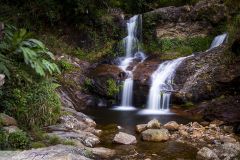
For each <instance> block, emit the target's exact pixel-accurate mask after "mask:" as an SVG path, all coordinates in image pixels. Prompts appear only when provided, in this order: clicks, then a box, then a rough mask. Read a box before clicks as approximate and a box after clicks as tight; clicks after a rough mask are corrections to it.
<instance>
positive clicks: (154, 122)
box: [147, 119, 161, 129]
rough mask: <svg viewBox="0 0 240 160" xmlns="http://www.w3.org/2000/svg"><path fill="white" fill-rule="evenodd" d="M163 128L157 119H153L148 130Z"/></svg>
mask: <svg viewBox="0 0 240 160" xmlns="http://www.w3.org/2000/svg"><path fill="white" fill-rule="evenodd" d="M160 127H161V123H160V122H159V121H158V120H157V119H153V120H151V121H149V122H148V123H147V128H148V129H158V128H160Z"/></svg>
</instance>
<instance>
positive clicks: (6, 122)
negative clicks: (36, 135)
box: [0, 113, 17, 126]
mask: <svg viewBox="0 0 240 160" xmlns="http://www.w3.org/2000/svg"><path fill="white" fill-rule="evenodd" d="M0 123H1V124H2V125H3V126H17V121H16V120H15V119H14V118H13V117H10V116H8V115H6V114H4V113H0Z"/></svg>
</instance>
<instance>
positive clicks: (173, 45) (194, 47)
mask: <svg viewBox="0 0 240 160" xmlns="http://www.w3.org/2000/svg"><path fill="white" fill-rule="evenodd" d="M211 41H212V39H211V37H192V38H186V39H178V38H173V39H169V38H165V39H160V40H158V41H157V42H156V41H155V42H153V43H152V44H150V45H145V50H146V51H147V52H150V53H152V54H158V55H161V57H162V58H163V59H173V58H177V57H180V56H187V55H190V54H192V53H193V52H200V51H205V50H207V49H208V48H209V46H210V44H211Z"/></svg>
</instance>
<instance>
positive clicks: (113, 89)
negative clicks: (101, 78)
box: [107, 79, 120, 97]
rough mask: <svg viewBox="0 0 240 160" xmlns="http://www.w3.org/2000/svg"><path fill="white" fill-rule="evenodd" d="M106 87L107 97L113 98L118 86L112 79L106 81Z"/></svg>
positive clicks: (118, 88) (118, 89) (117, 91)
mask: <svg viewBox="0 0 240 160" xmlns="http://www.w3.org/2000/svg"><path fill="white" fill-rule="evenodd" d="M107 86H108V87H107V95H108V96H110V97H114V96H115V95H116V94H118V93H119V91H120V86H118V85H117V83H116V81H114V80H113V79H109V80H107Z"/></svg>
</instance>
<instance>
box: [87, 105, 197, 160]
mask: <svg viewBox="0 0 240 160" xmlns="http://www.w3.org/2000/svg"><path fill="white" fill-rule="evenodd" d="M138 111H139V110H134V111H116V110H110V109H106V108H90V109H88V110H85V111H84V113H85V114H87V115H89V116H90V117H91V118H93V119H94V120H95V121H96V123H97V124H98V126H97V128H99V129H101V130H103V134H102V136H101V144H100V146H104V147H107V148H111V149H115V150H117V151H118V154H117V156H116V158H119V159H129V160H131V159H133V160H134V159H136V160H138V159H139V160H142V159H143V160H144V159H146V158H150V159H151V160H193V159H195V157H196V152H197V149H196V148H193V147H191V146H189V145H186V144H182V143H178V142H175V141H168V142H144V141H142V140H141V136H140V134H137V133H136V132H135V126H136V125H137V124H142V123H147V122H148V121H150V120H152V119H153V118H156V119H158V120H159V121H160V122H161V123H162V124H165V123H167V122H169V121H177V122H178V123H182V124H186V123H188V122H190V121H191V119H189V118H186V117H182V116H178V115H175V114H171V115H139V114H138ZM117 126H121V127H122V129H120V130H119V129H118V128H117ZM119 131H123V132H125V133H129V134H132V135H134V136H136V137H137V141H138V143H137V144H135V145H119V144H114V143H112V140H113V138H114V136H115V134H116V133H118V132H119Z"/></svg>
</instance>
